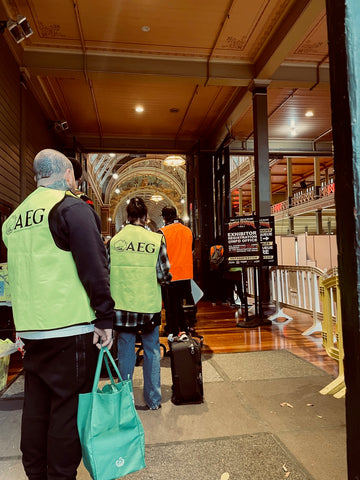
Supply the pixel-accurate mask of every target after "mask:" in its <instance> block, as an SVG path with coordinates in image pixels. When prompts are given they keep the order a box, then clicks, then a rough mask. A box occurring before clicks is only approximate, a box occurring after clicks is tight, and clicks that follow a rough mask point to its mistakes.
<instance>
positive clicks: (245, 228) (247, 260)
mask: <svg viewBox="0 0 360 480" xmlns="http://www.w3.org/2000/svg"><path fill="white" fill-rule="evenodd" d="M257 223H258V222H257V219H256V217H254V216H249V217H231V218H230V219H229V222H228V223H227V224H226V227H227V229H226V240H227V245H226V247H227V248H226V254H227V265H228V267H230V268H231V267H236V266H241V265H249V266H250V265H251V266H254V265H260V256H261V251H260V240H259V229H258V227H257Z"/></svg>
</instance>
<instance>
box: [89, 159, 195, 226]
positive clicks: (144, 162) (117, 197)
mask: <svg viewBox="0 0 360 480" xmlns="http://www.w3.org/2000/svg"><path fill="white" fill-rule="evenodd" d="M130 157H131V158H130ZM165 158H166V155H145V156H144V155H143V156H130V155H127V154H120V155H118V154H115V155H109V154H102V153H101V154H92V155H88V162H87V165H88V172H87V173H88V179H90V182H91V184H96V185H97V186H98V188H99V190H101V195H102V199H103V202H104V203H105V204H109V205H110V217H111V218H112V222H113V223H115V227H116V230H118V229H119V228H120V226H121V225H123V224H124V223H125V222H126V218H127V215H126V205H127V201H128V200H129V199H130V198H132V197H134V196H140V197H142V198H143V199H144V200H145V203H146V205H147V207H148V216H149V219H150V221H151V222H152V226H153V227H156V228H159V227H160V226H162V224H163V221H162V217H161V210H162V208H163V207H164V206H167V205H171V206H174V207H175V208H176V209H177V211H178V214H179V216H180V217H182V218H184V216H186V212H187V205H186V169H185V166H181V167H168V166H165V165H164V163H163V162H164V159H165ZM124 159H127V161H126V163H124ZM103 171H104V172H105V171H106V172H107V173H103ZM154 196H158V198H155V197H154Z"/></svg>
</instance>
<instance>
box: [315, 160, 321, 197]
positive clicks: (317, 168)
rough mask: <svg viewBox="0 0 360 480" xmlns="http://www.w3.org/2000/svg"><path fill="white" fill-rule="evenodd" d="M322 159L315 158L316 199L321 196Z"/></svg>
mask: <svg viewBox="0 0 360 480" xmlns="http://www.w3.org/2000/svg"><path fill="white" fill-rule="evenodd" d="M320 186H321V180H320V158H319V157H314V188H315V198H319V195H320Z"/></svg>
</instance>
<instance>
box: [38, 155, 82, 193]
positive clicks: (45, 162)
mask: <svg viewBox="0 0 360 480" xmlns="http://www.w3.org/2000/svg"><path fill="white" fill-rule="evenodd" d="M33 169H34V173H35V178H36V182H37V184H38V186H39V185H42V186H47V187H52V188H59V189H61V190H63V189H64V190H66V189H67V188H68V185H67V183H66V181H65V173H66V170H68V169H70V170H73V166H72V164H71V162H70V160H69V159H68V158H67V157H66V156H65V155H64V154H62V153H61V152H58V151H57V150H52V149H51V148H46V149H45V150H41V151H40V152H39V153H38V154H37V155H36V157H35V159H34V164H33ZM61 186H63V187H64V188H60V187H61Z"/></svg>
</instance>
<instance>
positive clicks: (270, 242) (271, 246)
mask: <svg viewBox="0 0 360 480" xmlns="http://www.w3.org/2000/svg"><path fill="white" fill-rule="evenodd" d="M259 234H260V244H261V251H262V263H261V264H262V265H264V266H270V265H277V248H276V243H275V225H274V217H260V218H259Z"/></svg>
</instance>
